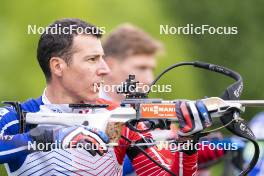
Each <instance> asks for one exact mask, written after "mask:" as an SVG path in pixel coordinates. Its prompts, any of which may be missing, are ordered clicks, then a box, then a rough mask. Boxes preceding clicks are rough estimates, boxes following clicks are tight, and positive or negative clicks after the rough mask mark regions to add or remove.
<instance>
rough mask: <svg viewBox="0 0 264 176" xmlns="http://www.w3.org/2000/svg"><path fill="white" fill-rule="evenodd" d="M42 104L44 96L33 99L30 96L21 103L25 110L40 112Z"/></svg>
mask: <svg viewBox="0 0 264 176" xmlns="http://www.w3.org/2000/svg"><path fill="white" fill-rule="evenodd" d="M40 105H43V102H42V97H39V98H36V99H33V98H30V99H28V100H27V101H25V102H23V103H22V104H21V107H22V109H23V110H24V111H27V112H38V111H39V110H40Z"/></svg>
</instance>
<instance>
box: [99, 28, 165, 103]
mask: <svg viewBox="0 0 264 176" xmlns="http://www.w3.org/2000/svg"><path fill="white" fill-rule="evenodd" d="M103 48H104V52H105V60H106V62H107V64H108V66H109V67H110V70H111V73H110V74H109V75H108V76H107V77H106V80H105V82H106V84H107V85H111V84H112V85H113V84H114V85H119V84H120V83H121V82H123V81H125V79H127V78H128V75H129V74H134V75H136V80H137V81H139V82H140V83H142V84H143V85H149V84H150V83H151V82H152V81H153V79H154V70H155V68H156V56H157V54H158V53H159V52H160V51H161V50H162V44H161V43H160V42H158V41H157V40H155V39H153V38H152V37H151V36H150V35H149V34H147V33H146V32H144V31H143V30H141V29H140V28H138V27H136V26H133V25H131V24H123V25H120V26H118V27H117V28H116V29H114V30H113V31H112V32H111V33H110V34H109V35H108V36H107V38H105V40H104V42H103ZM109 95H110V96H111V97H112V98H113V99H115V100H116V101H119V100H120V98H122V97H121V96H119V95H116V94H115V93H112V92H111V93H109Z"/></svg>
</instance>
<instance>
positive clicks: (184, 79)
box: [0, 0, 264, 176]
mask: <svg viewBox="0 0 264 176" xmlns="http://www.w3.org/2000/svg"><path fill="white" fill-rule="evenodd" d="M263 6H264V1H261V0H256V1H248V0H233V1H229V0H222V1H221V2H220V1H219V2H218V1H208V0H200V1H199V2H197V1H192V0H185V1H180V0H167V1H158V0H144V1H141V0H134V1H120V0H111V1H109V0H76V1H70V0H57V1H52V0H46V1H34V0H20V1H18V0H14V1H8V0H2V1H1V6H0V39H1V42H0V75H1V76H0V82H1V84H0V100H1V101H2V100H19V101H23V100H26V99H27V98H29V97H38V96H39V95H41V93H42V91H43V88H44V87H45V81H44V76H43V74H42V72H41V70H40V69H39V67H38V64H37V61H36V46H37V42H38V38H39V35H28V34H27V27H28V25H38V26H47V25H48V24H50V23H52V22H53V21H54V20H56V19H59V18H66V17H74V18H81V19H83V20H86V21H89V22H91V23H94V24H96V25H98V26H105V27H106V32H107V33H109V32H110V31H111V30H112V29H113V28H114V27H115V26H117V25H119V24H121V23H125V22H130V23H133V24H135V25H137V26H139V27H141V28H143V29H144V30H145V31H146V32H148V33H150V34H151V35H152V36H154V37H155V38H157V39H159V40H160V41H162V42H163V43H164V46H165V49H166V53H165V55H164V56H162V57H161V58H160V60H159V66H158V69H157V71H156V74H157V73H159V72H160V71H161V70H163V69H164V68H165V67H167V66H169V65H171V64H173V63H176V62H180V61H192V60H196V59H198V60H202V61H206V62H211V63H215V64H219V65H224V66H226V67H230V68H232V69H234V70H236V71H237V72H239V73H240V74H241V75H242V76H243V78H244V84H245V89H244V93H243V95H242V99H263V98H264V92H263V88H264V85H263V82H262V79H263V78H262V75H263V73H264V71H263V56H264V50H263V41H264V35H263V29H264V22H263V17H264V11H263ZM162 24H164V25H166V24H168V25H171V26H176V27H177V26H186V25H187V24H194V25H196V26H200V25H204V24H207V25H211V26H237V27H238V31H239V33H238V34H237V35H160V33H159V27H160V25H162ZM32 73H33V74H32ZM160 83H163V84H168V83H170V84H173V90H174V91H173V92H172V93H166V94H152V96H153V97H161V98H164V99H176V98H184V99H197V98H203V97H204V96H218V95H220V94H221V93H222V91H223V89H224V88H225V86H227V85H228V84H229V83H231V81H230V80H229V79H227V78H225V77H222V76H219V75H217V74H214V73H212V74H211V73H210V74H209V73H208V72H206V71H200V70H194V69H193V68H184V69H183V68H180V69H178V70H175V71H172V72H171V73H168V74H167V75H166V77H164V78H163V79H161V80H160ZM261 110H262V109H261V108H258V109H249V110H247V112H246V114H245V115H244V117H245V118H247V119H248V120H250V118H251V117H252V116H253V115H254V114H255V113H256V112H258V111H261ZM212 170H213V175H215V176H217V175H221V171H222V170H223V168H222V164H221V163H220V164H217V165H216V166H214V167H213V168H212ZM0 175H4V170H3V169H2V168H1V170H0Z"/></svg>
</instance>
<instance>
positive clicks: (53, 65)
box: [49, 57, 67, 77]
mask: <svg viewBox="0 0 264 176" xmlns="http://www.w3.org/2000/svg"><path fill="white" fill-rule="evenodd" d="M49 64H50V71H51V74H54V75H56V76H59V77H60V76H62V73H63V70H64V69H65V68H66V67H67V63H66V62H65V61H64V60H63V59H62V58H60V57H52V58H51V59H50V62H49Z"/></svg>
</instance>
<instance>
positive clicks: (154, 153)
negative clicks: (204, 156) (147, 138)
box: [115, 147, 197, 176]
mask: <svg viewBox="0 0 264 176" xmlns="http://www.w3.org/2000/svg"><path fill="white" fill-rule="evenodd" d="M124 149H125V147H124V148H122V147H115V153H116V157H117V160H118V162H119V164H122V162H123V158H124V156H125V154H126V152H125V151H126V150H124ZM145 151H146V152H147V153H148V155H149V156H151V157H152V158H153V159H154V160H155V161H157V162H158V163H160V164H161V165H163V166H165V167H167V168H168V169H169V170H171V171H172V172H174V173H175V174H176V175H177V176H193V175H195V174H196V172H197V153H194V154H192V155H187V154H185V153H183V152H176V153H175V154H174V159H173V161H172V162H171V160H170V159H168V158H167V157H165V156H164V155H162V153H161V152H159V151H158V150H157V148H156V147H151V148H148V149H146V150H145ZM132 164H133V167H134V169H135V171H136V173H137V175H139V176H151V175H153V176H170V175H171V174H169V173H168V172H166V171H165V170H163V169H162V168H160V167H159V166H157V165H156V163H154V162H152V161H151V160H149V159H148V158H147V157H146V156H145V155H144V154H143V153H140V154H139V155H138V156H136V157H135V158H134V160H133V161H132Z"/></svg>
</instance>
